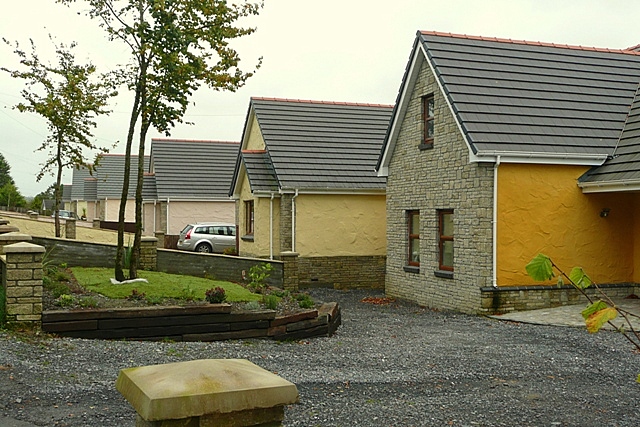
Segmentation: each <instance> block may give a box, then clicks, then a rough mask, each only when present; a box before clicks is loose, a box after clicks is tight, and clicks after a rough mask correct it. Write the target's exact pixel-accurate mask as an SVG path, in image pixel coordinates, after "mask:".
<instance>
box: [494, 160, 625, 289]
mask: <svg viewBox="0 0 640 427" xmlns="http://www.w3.org/2000/svg"><path fill="white" fill-rule="evenodd" d="M586 170H587V168H586V167H579V166H559V165H523V164H502V165H500V166H499V168H498V224H497V225H498V228H497V232H498V236H497V240H498V246H497V264H498V267H497V284H498V286H513V285H528V284H537V282H534V281H533V280H531V278H529V277H528V276H527V274H526V271H525V265H526V264H527V263H528V262H529V261H530V260H531V259H532V258H533V257H534V256H535V255H537V254H538V253H540V252H541V253H544V254H545V255H547V256H549V257H551V259H552V260H553V261H554V262H555V263H556V264H557V265H558V266H560V267H561V268H562V269H563V270H565V271H566V272H567V274H568V273H569V272H570V271H571V269H572V268H573V267H576V266H579V267H582V268H584V269H585V271H586V272H587V274H588V275H589V276H590V277H591V278H592V280H594V281H595V282H596V283H620V282H627V281H631V280H633V279H634V277H635V276H634V249H635V248H634V245H635V242H634V238H633V235H632V233H633V231H634V230H635V228H634V217H635V210H636V204H634V198H635V196H634V195H633V194H630V193H608V194H607V193H598V194H584V193H582V190H581V189H580V188H579V187H578V185H577V179H578V177H580V176H581V175H582V174H583V173H584V172H585V171H586ZM603 208H609V209H610V213H609V216H607V217H606V218H601V217H600V212H601V210H602V209H603ZM553 283H555V281H553Z"/></svg>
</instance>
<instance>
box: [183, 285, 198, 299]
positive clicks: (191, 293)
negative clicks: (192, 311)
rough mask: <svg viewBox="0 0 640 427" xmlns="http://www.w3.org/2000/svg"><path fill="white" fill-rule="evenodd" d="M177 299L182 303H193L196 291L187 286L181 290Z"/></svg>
mask: <svg viewBox="0 0 640 427" xmlns="http://www.w3.org/2000/svg"><path fill="white" fill-rule="evenodd" d="M179 298H180V299H181V300H184V301H194V300H195V299H196V291H195V290H193V289H191V287H189V286H185V287H184V288H182V291H180V297H179Z"/></svg>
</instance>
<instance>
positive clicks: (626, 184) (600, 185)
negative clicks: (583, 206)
mask: <svg viewBox="0 0 640 427" xmlns="http://www.w3.org/2000/svg"><path fill="white" fill-rule="evenodd" d="M578 187H580V188H581V189H582V192H583V193H614V192H615V193H619V192H622V191H638V190H640V180H630V181H609V182H578Z"/></svg>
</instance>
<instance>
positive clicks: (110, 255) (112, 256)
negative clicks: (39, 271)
mask: <svg viewBox="0 0 640 427" xmlns="http://www.w3.org/2000/svg"><path fill="white" fill-rule="evenodd" d="M31 241H32V242H33V243H35V244H36V245H40V246H44V247H45V248H46V249H47V255H46V260H45V262H52V263H53V264H55V265H58V264H62V263H65V264H67V265H68V266H69V267H104V268H110V267H113V266H114V265H115V262H116V248H117V247H116V245H109V244H105V243H90V242H80V241H77V240H68V239H61V238H55V237H35V236H34V237H32V240H31Z"/></svg>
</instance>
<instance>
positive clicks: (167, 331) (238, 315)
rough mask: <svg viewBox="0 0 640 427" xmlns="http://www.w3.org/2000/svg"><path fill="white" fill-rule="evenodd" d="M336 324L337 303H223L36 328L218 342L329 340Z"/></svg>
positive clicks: (96, 312)
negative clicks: (251, 306) (261, 306)
mask: <svg viewBox="0 0 640 427" xmlns="http://www.w3.org/2000/svg"><path fill="white" fill-rule="evenodd" d="M340 323H341V314H340V308H339V306H338V304H337V303H335V302H331V303H325V304H323V305H322V306H321V307H319V308H318V309H317V310H308V311H304V312H300V313H295V314H291V315H286V316H277V315H276V312H275V311H273V310H259V311H232V307H231V305H229V304H209V305H199V306H185V307H137V308H118V309H82V310H60V311H45V312H43V313H42V329H43V330H44V331H46V332H50V333H55V334H58V335H62V336H68V337H76V338H96V339H129V340H162V339H171V340H173V341H218V340H227V339H244V338H268V339H275V340H296V339H304V338H311V337H318V336H331V335H333V333H334V332H335V331H336V329H337V328H338V326H339V325H340Z"/></svg>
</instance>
